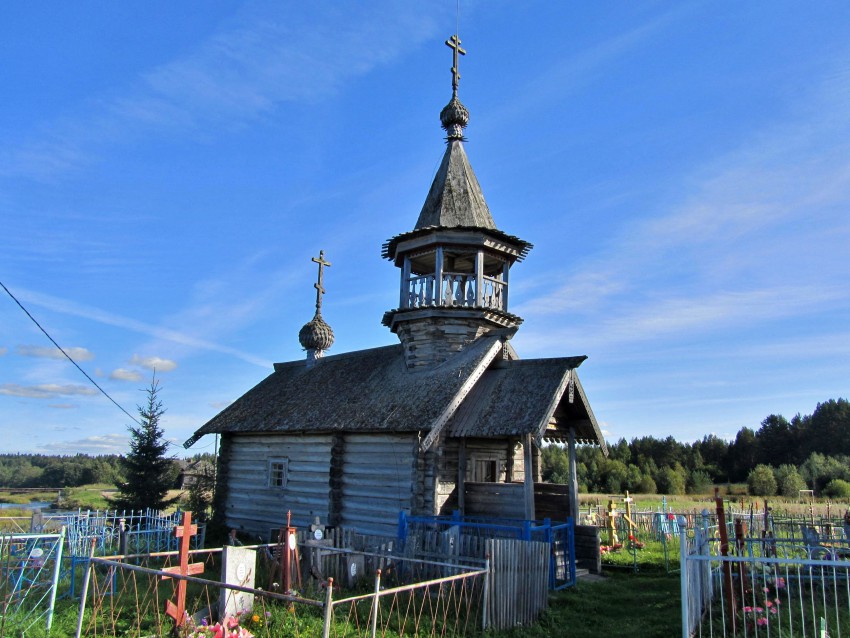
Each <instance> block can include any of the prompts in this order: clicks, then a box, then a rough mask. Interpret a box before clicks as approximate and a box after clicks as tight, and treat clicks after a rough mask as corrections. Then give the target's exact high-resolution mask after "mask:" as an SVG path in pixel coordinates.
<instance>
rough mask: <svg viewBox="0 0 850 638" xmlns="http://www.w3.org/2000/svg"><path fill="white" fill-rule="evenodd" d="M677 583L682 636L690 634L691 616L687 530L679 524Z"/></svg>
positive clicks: (683, 637)
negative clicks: (679, 596) (680, 599)
mask: <svg viewBox="0 0 850 638" xmlns="http://www.w3.org/2000/svg"><path fill="white" fill-rule="evenodd" d="M679 576H680V578H679V583H680V586H681V596H682V638H690V636H691V627H690V625H691V618H690V613H689V607H690V606H689V604H688V602H689V601H688V532H687V528H685V527H683V526H681V525H680V526H679Z"/></svg>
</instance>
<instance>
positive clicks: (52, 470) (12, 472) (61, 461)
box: [0, 454, 123, 487]
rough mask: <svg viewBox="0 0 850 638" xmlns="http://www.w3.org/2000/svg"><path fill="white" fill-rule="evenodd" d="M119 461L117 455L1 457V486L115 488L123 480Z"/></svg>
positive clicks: (11, 455)
mask: <svg viewBox="0 0 850 638" xmlns="http://www.w3.org/2000/svg"><path fill="white" fill-rule="evenodd" d="M120 459H121V457H120V456H119V455H117V454H108V455H103V456H89V455H87V454H74V455H73V456H51V455H46V454H0V486H2V487H78V486H80V485H89V484H92V483H106V484H108V485H115V484H117V483H118V482H119V481H120V480H122V476H123V470H122V468H121V462H120Z"/></svg>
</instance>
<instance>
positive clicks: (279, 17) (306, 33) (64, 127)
mask: <svg viewBox="0 0 850 638" xmlns="http://www.w3.org/2000/svg"><path fill="white" fill-rule="evenodd" d="M434 13H435V10H434V9H433V8H431V7H428V6H426V5H424V4H423V5H419V4H416V3H405V2H395V1H379V2H370V3H368V4H358V5H351V6H349V7H344V6H336V7H330V6H329V5H328V6H324V5H316V7H314V8H313V9H312V10H309V11H299V12H297V13H296V12H291V11H287V10H286V8H285V7H283V6H282V5H279V4H278V3H269V4H267V5H263V4H259V5H253V6H252V8H251V9H250V10H247V11H244V12H243V13H242V14H241V15H239V16H236V17H235V18H232V19H231V20H230V21H229V23H227V24H225V26H223V27H222V29H221V30H220V31H219V32H217V33H215V34H214V35H212V36H211V37H210V38H209V39H208V40H207V41H205V42H201V43H199V44H198V45H197V47H196V48H195V49H194V50H193V51H190V52H189V53H187V54H186V55H185V56H183V57H181V58H179V59H175V60H172V61H170V62H168V63H166V64H163V65H161V66H159V67H158V68H155V69H151V70H149V71H147V72H145V73H144V74H142V75H141V76H140V77H138V78H136V79H135V81H134V82H132V83H131V85H130V86H127V87H119V88H117V89H116V90H115V92H114V94H112V95H105V96H101V97H100V98H97V99H93V100H91V102H90V103H89V104H87V105H86V108H85V109H81V110H82V112H81V113H78V114H76V115H67V116H66V117H65V118H64V119H62V120H61V121H57V122H53V123H49V124H45V125H44V127H43V131H44V132H43V133H42V134H41V137H40V138H39V139H35V140H32V141H30V142H29V143H25V144H24V145H23V146H20V147H18V148H13V149H11V150H7V151H5V152H2V153H0V175H7V176H12V175H26V176H30V177H36V178H41V179H48V178H51V177H52V176H55V175H57V174H61V173H63V172H65V171H68V170H71V169H74V168H76V167H79V166H81V165H85V164H87V163H89V162H91V161H92V160H93V157H94V156H95V155H96V153H97V150H98V147H101V146H103V145H110V144H116V143H124V142H126V141H128V140H131V139H134V138H136V137H137V136H139V135H142V134H151V133H153V134H156V133H165V132H168V133H169V134H173V133H174V132H175V131H180V132H187V133H189V134H199V133H200V132H201V131H204V134H205V135H206V134H208V131H210V130H213V129H214V128H216V127H221V126H226V127H238V126H241V125H243V124H244V123H245V122H247V121H250V120H253V119H255V118H258V117H261V116H263V115H264V114H266V113H269V112H270V111H271V110H272V109H274V108H275V107H276V105H278V104H280V103H283V102H292V101H308V102H310V101H315V100H318V99H320V98H321V97H323V96H327V95H329V94H332V93H333V92H334V91H336V90H338V89H339V87H340V86H342V85H343V84H344V83H345V82H347V81H349V80H350V79H352V78H355V77H357V76H360V75H363V74H365V73H368V72H369V71H370V70H371V69H373V68H374V67H376V66H378V65H381V64H385V63H387V62H388V61H390V60H392V59H394V58H395V57H396V56H397V55H398V54H399V52H401V51H402V50H403V49H404V48H410V47H411V46H415V45H416V44H417V43H418V42H421V41H422V40H423V39H424V38H425V37H427V36H429V35H430V34H431V33H432V32H433V31H434V28H435V20H434ZM376 42H380V46H375V43H376Z"/></svg>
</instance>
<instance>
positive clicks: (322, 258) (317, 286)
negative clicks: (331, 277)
mask: <svg viewBox="0 0 850 638" xmlns="http://www.w3.org/2000/svg"><path fill="white" fill-rule="evenodd" d="M310 259H312V260H313V262H314V263H317V264H319V281H318V282H317V283H315V284H313V287H314V288H315V289H316V314H320V313H321V312H322V295H323V294H325V287H324V283H325V272H324V270H325V266H327V267H328V268H330V266H331V262H329V261H325V251H324V250H320V251H319V257H318V259H317V258H316V257H311V258H310Z"/></svg>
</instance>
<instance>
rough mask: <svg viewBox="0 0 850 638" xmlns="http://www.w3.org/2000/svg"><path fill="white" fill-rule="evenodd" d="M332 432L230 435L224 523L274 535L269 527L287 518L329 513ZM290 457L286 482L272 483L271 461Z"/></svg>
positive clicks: (303, 519) (306, 519) (300, 520)
mask: <svg viewBox="0 0 850 638" xmlns="http://www.w3.org/2000/svg"><path fill="white" fill-rule="evenodd" d="M331 445H332V437H331V436H330V435H292V434H289V435H285V436H284V435H274V434H257V435H241V436H234V437H230V441H229V446H228V448H229V449H228V461H227V475H226V480H227V483H228V489H227V492H226V494H225V498H224V503H225V516H224V518H225V524H226V525H227V526H228V527H230V528H232V529H236V530H239V531H241V532H244V533H248V534H251V535H254V536H257V537H259V538H261V539H263V541H268V540H270V532H271V530H272V529H274V528H279V527H281V526H282V525H285V524H286V512H287V511H290V510H291V511H292V523H293V524H294V525H297V526H299V527H300V526H305V525H309V524H310V523H311V522H312V519H313V517H314V516H319V517H320V518H321V519H322V520H323V521H324V520H327V517H328V503H329V498H328V497H329V483H328V479H329V475H330V459H331ZM272 459H286V460H287V461H288V472H287V477H286V486H285V487H283V488H280V487H270V486H269V462H270V461H271V460H272Z"/></svg>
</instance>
